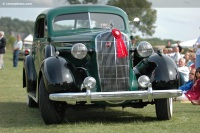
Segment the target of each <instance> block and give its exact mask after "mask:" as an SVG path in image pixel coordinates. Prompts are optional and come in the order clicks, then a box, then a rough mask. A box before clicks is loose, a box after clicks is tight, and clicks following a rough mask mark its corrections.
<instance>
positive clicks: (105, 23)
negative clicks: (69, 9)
mask: <svg viewBox="0 0 200 133" xmlns="http://www.w3.org/2000/svg"><path fill="white" fill-rule="evenodd" d="M112 26H113V27H114V28H117V29H119V30H125V25H124V20H123V18H122V17H120V16H118V15H115V14H106V13H79V14H66V15H59V16H57V17H55V18H54V21H53V30H54V31H63V30H77V29H99V28H100V29H110V28H111V27H112Z"/></svg>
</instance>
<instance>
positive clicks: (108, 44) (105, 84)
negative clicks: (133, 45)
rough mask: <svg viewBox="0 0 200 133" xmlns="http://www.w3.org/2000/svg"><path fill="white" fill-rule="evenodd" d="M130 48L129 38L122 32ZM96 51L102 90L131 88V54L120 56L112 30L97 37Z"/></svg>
mask: <svg viewBox="0 0 200 133" xmlns="http://www.w3.org/2000/svg"><path fill="white" fill-rule="evenodd" d="M122 38H123V40H124V43H125V45H126V48H127V50H128V45H129V43H128V38H127V37H126V36H125V35H124V34H122ZM95 43H96V53H97V65H98V74H99V79H100V85H101V91H102V92H111V91H126V90H128V88H129V55H128V56H127V57H124V58H118V57H117V52H116V39H115V38H114V37H113V35H112V33H111V31H109V32H104V33H102V34H100V35H98V36H97V37H96V42H95Z"/></svg>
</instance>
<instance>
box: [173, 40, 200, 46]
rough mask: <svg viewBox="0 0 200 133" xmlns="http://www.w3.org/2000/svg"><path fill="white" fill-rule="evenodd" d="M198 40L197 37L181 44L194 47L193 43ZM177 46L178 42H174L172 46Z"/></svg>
mask: <svg viewBox="0 0 200 133" xmlns="http://www.w3.org/2000/svg"><path fill="white" fill-rule="evenodd" d="M196 41H197V39H193V40H188V41H185V42H181V43H180V46H182V47H183V48H192V47H193V45H194V44H195V43H196ZM175 46H177V44H172V47H175Z"/></svg>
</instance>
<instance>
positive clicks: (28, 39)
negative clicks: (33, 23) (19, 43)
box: [24, 34, 33, 44]
mask: <svg viewBox="0 0 200 133" xmlns="http://www.w3.org/2000/svg"><path fill="white" fill-rule="evenodd" d="M24 43H26V44H32V43H33V35H32V34H29V35H28V36H27V37H26V38H25V39H24Z"/></svg>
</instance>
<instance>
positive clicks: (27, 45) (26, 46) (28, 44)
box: [18, 34, 33, 60]
mask: <svg viewBox="0 0 200 133" xmlns="http://www.w3.org/2000/svg"><path fill="white" fill-rule="evenodd" d="M32 44H33V36H32V35H31V34H30V35H28V36H27V37H26V38H25V39H24V40H23V46H22V49H21V51H20V53H19V56H18V57H19V60H23V59H24V58H25V56H27V55H29V54H30V53H31V50H32Z"/></svg>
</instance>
